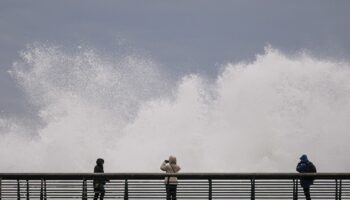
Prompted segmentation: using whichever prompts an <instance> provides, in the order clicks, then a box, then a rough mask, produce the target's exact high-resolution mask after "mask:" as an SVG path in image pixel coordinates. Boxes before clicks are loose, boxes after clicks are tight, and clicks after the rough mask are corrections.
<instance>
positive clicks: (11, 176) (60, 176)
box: [0, 173, 350, 180]
mask: <svg viewBox="0 0 350 200" xmlns="http://www.w3.org/2000/svg"><path fill="white" fill-rule="evenodd" d="M168 176H174V177H178V178H181V179H192V180H193V179H198V180H200V179H201V180H203V179H251V178H254V179H296V178H303V177H305V178H306V177H314V178H316V179H350V173H308V174H305V173H303V174H302V173H179V174H164V173H104V174H96V173H0V177H1V178H2V179H3V180H4V179H7V180H17V179H20V180H27V179H28V180H40V179H45V180H65V179H66V180H67V179H69V180H80V179H87V180H91V179H94V178H99V177H100V178H101V177H104V178H107V179H138V180H140V179H163V178H165V177H168Z"/></svg>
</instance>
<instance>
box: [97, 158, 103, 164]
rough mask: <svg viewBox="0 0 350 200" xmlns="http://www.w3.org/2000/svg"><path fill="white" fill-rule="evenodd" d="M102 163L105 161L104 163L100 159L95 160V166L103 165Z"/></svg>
mask: <svg viewBox="0 0 350 200" xmlns="http://www.w3.org/2000/svg"><path fill="white" fill-rule="evenodd" d="M104 162H105V161H104V160H103V159H102V158H98V159H97V160H96V164H97V165H103V163H104Z"/></svg>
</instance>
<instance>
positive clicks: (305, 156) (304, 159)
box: [300, 154, 309, 162]
mask: <svg viewBox="0 0 350 200" xmlns="http://www.w3.org/2000/svg"><path fill="white" fill-rule="evenodd" d="M300 160H301V161H303V162H307V161H309V160H308V158H307V155H306V154H304V155H302V156H301V157H300Z"/></svg>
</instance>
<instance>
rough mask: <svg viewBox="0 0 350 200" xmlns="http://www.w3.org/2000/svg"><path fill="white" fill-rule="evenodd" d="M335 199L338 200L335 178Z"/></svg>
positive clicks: (336, 180)
mask: <svg viewBox="0 0 350 200" xmlns="http://www.w3.org/2000/svg"><path fill="white" fill-rule="evenodd" d="M335 200H338V179H335Z"/></svg>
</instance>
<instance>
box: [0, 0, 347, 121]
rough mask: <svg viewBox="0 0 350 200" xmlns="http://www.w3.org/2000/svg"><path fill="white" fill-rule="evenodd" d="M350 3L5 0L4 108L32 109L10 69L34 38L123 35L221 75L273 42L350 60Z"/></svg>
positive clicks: (154, 52)
mask: <svg viewBox="0 0 350 200" xmlns="http://www.w3.org/2000/svg"><path fill="white" fill-rule="evenodd" d="M349 9H350V1H345V0H344V1H340V0H338V1H321V0H319V1H311V0H310V1H279V0H276V1H272V0H265V1H262V0H250V1H249V0H241V1H225V0H211V1H209V0H197V1H194V0H181V1H166V0H147V1H136V0H134V1H133V0H125V1H115V0H113V1H112V0H104V1H97V0H96V1H90V0H73V1H72V0H56V1H53V0H36V1H34V0H26V1H19V0H18V1H17V0H1V1H0V70H1V71H0V72H1V73H0V94H1V98H0V111H1V113H2V114H11V113H12V114H14V115H19V114H23V113H26V112H28V110H27V108H26V102H25V99H24V97H23V94H22V93H21V91H20V90H19V89H18V88H17V86H16V83H15V82H14V81H13V80H12V78H11V77H10V76H9V74H8V73H7V70H8V69H9V68H10V67H11V65H12V64H11V63H12V62H13V61H15V60H16V59H18V57H19V56H18V52H19V51H20V50H22V49H24V48H25V46H26V45H27V44H31V43H33V42H44V43H45V42H49V43H54V44H58V45H62V46H66V47H67V48H74V47H75V46H77V45H87V46H90V47H93V48H96V49H99V50H101V51H111V52H113V51H116V49H117V48H118V47H117V46H118V45H117V44H118V42H120V41H121V40H122V41H127V46H131V47H132V48H135V49H137V50H140V51H142V52H145V53H146V54H147V55H150V56H151V57H152V58H154V59H155V60H157V61H158V62H160V63H161V64H162V66H164V68H165V70H166V71H169V73H171V74H173V75H174V76H175V77H178V76H181V75H183V74H186V73H200V74H203V75H207V76H210V77H215V75H216V73H217V70H218V68H219V65H220V64H223V63H226V62H228V61H233V62H236V61H241V60H249V59H252V58H254V55H255V54H257V53H260V52H262V51H263V48H264V46H266V45H267V44H271V45H272V46H273V47H276V48H278V49H281V50H282V51H285V52H291V53H293V52H295V51H298V50H301V49H307V50H310V51H311V52H312V53H313V54H314V55H316V56H320V57H332V58H339V59H346V60H348V59H349V53H350V40H349V33H350V12H349ZM0 115H1V114H0Z"/></svg>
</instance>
